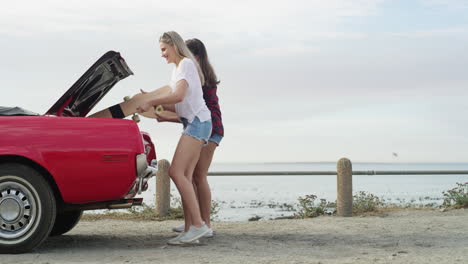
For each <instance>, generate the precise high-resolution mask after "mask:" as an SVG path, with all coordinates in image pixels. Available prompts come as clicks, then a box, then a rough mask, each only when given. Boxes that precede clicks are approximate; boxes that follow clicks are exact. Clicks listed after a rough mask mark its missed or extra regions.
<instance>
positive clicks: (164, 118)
mask: <svg viewBox="0 0 468 264" xmlns="http://www.w3.org/2000/svg"><path fill="white" fill-rule="evenodd" d="M154 114H155V115H156V120H158V122H174V123H180V119H179V117H178V116H177V114H176V113H174V112H171V111H162V112H161V113H159V114H158V113H154Z"/></svg>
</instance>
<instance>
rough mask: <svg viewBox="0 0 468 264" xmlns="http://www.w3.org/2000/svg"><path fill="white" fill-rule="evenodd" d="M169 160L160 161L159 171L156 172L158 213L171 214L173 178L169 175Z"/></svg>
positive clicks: (160, 214) (161, 214) (162, 214)
mask: <svg viewBox="0 0 468 264" xmlns="http://www.w3.org/2000/svg"><path fill="white" fill-rule="evenodd" d="M170 166H171V164H170V163H169V161H168V160H165V159H163V160H160V161H158V171H157V173H156V215H158V216H167V215H169V208H170V203H171V178H170V177H169V167H170Z"/></svg>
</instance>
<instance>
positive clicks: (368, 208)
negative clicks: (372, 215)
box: [353, 191, 384, 214]
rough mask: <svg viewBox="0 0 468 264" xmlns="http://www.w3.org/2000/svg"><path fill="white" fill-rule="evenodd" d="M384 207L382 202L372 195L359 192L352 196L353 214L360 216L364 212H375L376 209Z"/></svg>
mask: <svg viewBox="0 0 468 264" xmlns="http://www.w3.org/2000/svg"><path fill="white" fill-rule="evenodd" d="M383 205H384V200H383V199H381V198H379V197H377V196H375V195H373V194H372V193H366V192H364V191H360V192H358V193H357V194H355V195H353V213H354V214H360V213H366V212H374V211H377V209H378V208H380V207H382V206H383Z"/></svg>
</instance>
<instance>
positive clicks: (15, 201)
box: [0, 163, 56, 254]
mask: <svg viewBox="0 0 468 264" xmlns="http://www.w3.org/2000/svg"><path fill="white" fill-rule="evenodd" d="M55 211H56V204H55V198H54V194H53V192H52V189H51V188H50V186H49V184H48V183H47V181H46V180H45V179H44V177H43V176H42V175H41V174H40V173H38V172H37V171H36V170H34V169H32V168H30V167H28V166H25V165H22V164H13V163H8V164H1V165H0V253H9V254H16V253H23V252H28V251H31V250H32V249H34V248H36V247H37V246H39V245H40V244H41V243H42V242H44V240H45V239H46V238H47V237H48V236H49V233H50V231H51V230H52V227H53V225H54V220H55V214H56V213H55Z"/></svg>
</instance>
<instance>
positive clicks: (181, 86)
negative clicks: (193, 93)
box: [137, 80, 188, 113]
mask: <svg viewBox="0 0 468 264" xmlns="http://www.w3.org/2000/svg"><path fill="white" fill-rule="evenodd" d="M187 89H188V83H187V81H186V80H180V81H178V82H177V83H176V88H175V91H174V92H172V93H170V94H169V95H166V96H162V97H157V98H154V99H150V100H148V101H147V102H145V103H144V104H142V105H140V106H139V107H138V108H137V111H138V112H139V113H143V112H147V111H149V110H150V109H151V107H152V106H155V105H161V104H176V103H179V102H182V100H184V97H185V94H186V93H187Z"/></svg>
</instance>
